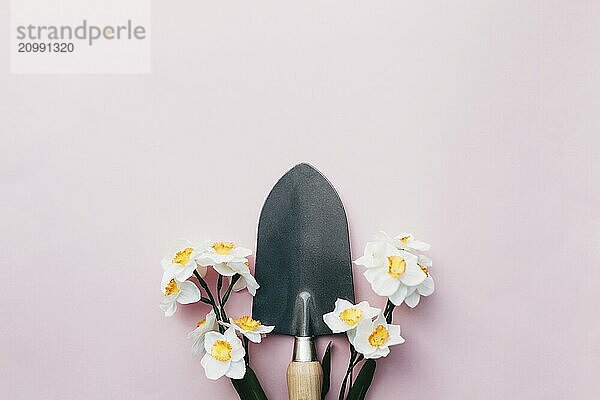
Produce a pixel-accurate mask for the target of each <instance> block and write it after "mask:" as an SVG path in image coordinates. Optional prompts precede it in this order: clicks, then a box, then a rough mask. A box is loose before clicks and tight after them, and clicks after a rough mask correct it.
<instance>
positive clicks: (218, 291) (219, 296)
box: [217, 275, 228, 322]
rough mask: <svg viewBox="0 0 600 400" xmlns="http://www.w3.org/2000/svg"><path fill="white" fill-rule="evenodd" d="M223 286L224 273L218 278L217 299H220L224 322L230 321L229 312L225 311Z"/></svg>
mask: <svg viewBox="0 0 600 400" xmlns="http://www.w3.org/2000/svg"><path fill="white" fill-rule="evenodd" d="M222 288H223V275H219V279H218V280H217V299H218V300H219V308H220V309H221V318H222V319H223V321H224V322H227V321H228V318H227V313H225V307H223V306H224V305H225V304H224V303H223V298H222V297H221V289H222Z"/></svg>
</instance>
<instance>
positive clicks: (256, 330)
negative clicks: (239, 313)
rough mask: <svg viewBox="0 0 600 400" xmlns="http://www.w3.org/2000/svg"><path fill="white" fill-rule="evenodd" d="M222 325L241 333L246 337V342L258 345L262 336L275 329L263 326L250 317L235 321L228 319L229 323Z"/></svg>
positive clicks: (246, 316)
mask: <svg viewBox="0 0 600 400" xmlns="http://www.w3.org/2000/svg"><path fill="white" fill-rule="evenodd" d="M222 325H224V326H227V327H233V329H235V330H236V331H238V332H241V333H242V335H244V336H246V337H247V338H248V340H250V341H251V342H254V343H260V341H261V340H262V337H263V336H265V335H266V334H267V333H271V331H273V329H275V327H274V326H268V325H263V324H261V322H260V321H257V320H255V319H252V317H250V316H248V315H244V316H243V317H239V318H236V319H233V318H229V323H226V322H224V323H223V324H222Z"/></svg>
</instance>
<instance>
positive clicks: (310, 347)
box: [292, 336, 317, 362]
mask: <svg viewBox="0 0 600 400" xmlns="http://www.w3.org/2000/svg"><path fill="white" fill-rule="evenodd" d="M292 361H296V362H310V361H317V350H316V349H315V342H314V341H313V338H312V336H296V337H295V339H294V356H293V357H292Z"/></svg>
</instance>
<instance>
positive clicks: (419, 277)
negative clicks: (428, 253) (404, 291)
mask: <svg viewBox="0 0 600 400" xmlns="http://www.w3.org/2000/svg"><path fill="white" fill-rule="evenodd" d="M425 278H427V275H426V274H425V272H423V270H422V269H421V268H420V267H419V266H418V265H417V263H416V262H415V263H409V262H408V260H406V272H404V273H403V274H402V275H401V276H400V281H401V282H402V283H404V284H405V285H406V286H417V285H419V284H420V283H421V282H423V281H424V280H425Z"/></svg>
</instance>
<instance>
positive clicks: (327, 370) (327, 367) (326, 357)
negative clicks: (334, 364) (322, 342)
mask: <svg viewBox="0 0 600 400" xmlns="http://www.w3.org/2000/svg"><path fill="white" fill-rule="evenodd" d="M321 366H322V367H323V386H322V387H321V400H325V395H327V392H329V380H330V378H329V377H330V376H331V342H329V344H328V345H327V348H326V349H325V353H324V354H323V360H321Z"/></svg>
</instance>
